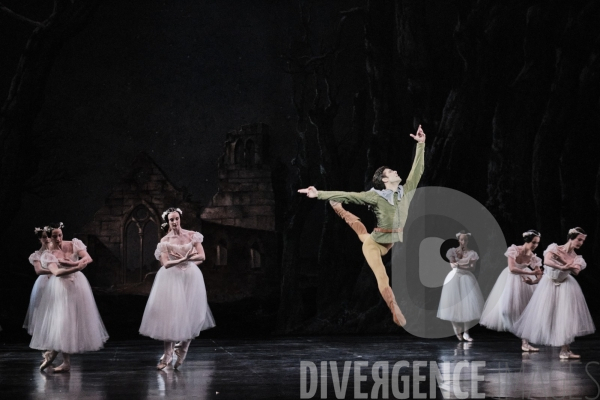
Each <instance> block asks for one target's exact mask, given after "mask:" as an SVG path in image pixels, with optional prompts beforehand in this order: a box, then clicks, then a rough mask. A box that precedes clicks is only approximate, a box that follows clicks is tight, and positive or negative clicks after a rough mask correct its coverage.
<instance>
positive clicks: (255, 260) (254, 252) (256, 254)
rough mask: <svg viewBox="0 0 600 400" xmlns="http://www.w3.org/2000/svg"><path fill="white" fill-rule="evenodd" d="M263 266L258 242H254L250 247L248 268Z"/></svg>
mask: <svg viewBox="0 0 600 400" xmlns="http://www.w3.org/2000/svg"><path fill="white" fill-rule="evenodd" d="M262 267H263V256H262V253H261V252H260V247H259V245H258V243H255V244H253V245H252V247H251V248H250V268H251V269H255V270H256V269H261V268H262Z"/></svg>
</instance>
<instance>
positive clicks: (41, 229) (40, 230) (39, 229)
mask: <svg viewBox="0 0 600 400" xmlns="http://www.w3.org/2000/svg"><path fill="white" fill-rule="evenodd" d="M45 230H46V229H44V228H37V227H36V228H35V229H34V230H33V232H34V233H36V234H37V233H39V232H44V231H45Z"/></svg>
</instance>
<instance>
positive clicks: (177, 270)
mask: <svg viewBox="0 0 600 400" xmlns="http://www.w3.org/2000/svg"><path fill="white" fill-rule="evenodd" d="M182 214H183V213H182V211H181V210H180V209H179V208H169V209H168V210H167V211H165V212H164V213H163V215H162V218H163V220H164V221H165V223H163V224H162V228H163V230H165V231H167V232H168V233H167V234H166V235H165V236H164V237H163V238H162V240H161V242H160V243H159V244H158V246H157V249H156V252H155V256H156V258H157V259H158V260H159V261H160V263H161V265H162V267H161V268H160V269H159V271H158V273H157V274H156V278H155V280H154V284H153V286H152V290H151V292H150V296H149V298H148V302H147V304H146V309H145V310H144V316H143V318H142V323H141V326H140V334H142V335H145V336H149V337H151V338H154V339H157V340H162V341H164V349H165V351H164V354H163V356H162V357H161V358H160V360H159V363H158V365H157V368H158V369H159V370H162V369H164V368H166V367H167V366H169V365H172V364H173V354H175V355H176V356H177V361H176V362H175V365H174V368H179V367H180V366H181V365H182V364H183V362H184V360H185V358H186V355H187V352H188V347H189V345H190V343H191V340H192V339H194V338H195V337H197V336H198V335H199V334H200V332H201V331H202V330H205V329H208V328H212V327H214V326H215V321H214V319H213V316H212V314H211V312H210V308H209V306H208V302H207V296H206V288H205V285H204V278H203V276H202V272H201V271H200V269H199V268H198V267H197V266H198V265H199V264H201V263H202V262H203V261H204V259H205V256H204V249H203V248H202V244H201V243H202V240H203V236H202V235H201V234H200V233H198V232H193V231H187V230H184V229H182V228H181V216H182ZM63 228H64V225H63V224H62V222H61V223H55V224H50V225H48V226H45V227H43V228H35V234H36V236H37V237H38V239H39V241H40V244H41V247H40V249H39V250H37V251H35V252H34V253H33V254H31V256H30V257H29V262H30V263H31V264H32V265H33V267H34V269H35V272H36V274H37V275H39V276H38V278H37V280H36V282H35V284H34V286H33V290H32V292H31V298H30V302H29V308H28V310H27V316H26V317H25V323H24V325H23V327H24V328H25V329H27V332H28V333H29V334H30V335H31V336H32V338H31V343H30V347H31V348H33V349H37V350H42V357H43V360H42V363H41V365H40V370H42V371H43V370H45V369H46V368H48V370H49V371H51V372H55V373H58V372H68V371H69V370H70V369H71V358H70V355H71V354H76V353H83V352H87V351H97V350H100V349H101V348H103V347H104V343H105V342H106V341H107V340H108V333H107V332H106V329H105V327H104V324H103V322H102V318H101V317H100V313H99V312H98V308H97V306H96V302H95V301H94V296H93V294H92V289H91V287H90V284H89V282H88V280H87V279H86V277H85V275H84V274H82V273H81V270H83V269H84V268H85V267H86V266H87V265H88V264H89V263H91V262H92V257H90V255H89V254H88V253H87V250H86V246H85V245H84V244H83V242H82V241H81V240H79V239H76V238H73V239H72V240H71V241H66V240H63V232H62V229H63ZM59 353H61V354H62V359H63V362H62V364H61V365H59V366H58V367H56V368H52V366H53V362H54V360H55V359H56V357H57V355H58V354H59Z"/></svg>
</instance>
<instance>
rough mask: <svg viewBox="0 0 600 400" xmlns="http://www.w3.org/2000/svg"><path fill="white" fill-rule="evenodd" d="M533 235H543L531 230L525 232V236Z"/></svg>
mask: <svg viewBox="0 0 600 400" xmlns="http://www.w3.org/2000/svg"><path fill="white" fill-rule="evenodd" d="M531 235H534V236H538V237H541V236H542V234H541V233H538V234H536V233H535V232H531V231H527V232H523V237H527V236H531Z"/></svg>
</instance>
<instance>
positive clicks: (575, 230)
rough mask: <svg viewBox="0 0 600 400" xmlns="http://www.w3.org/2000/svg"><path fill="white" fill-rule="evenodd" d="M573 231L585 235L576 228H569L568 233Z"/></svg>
mask: <svg viewBox="0 0 600 400" xmlns="http://www.w3.org/2000/svg"><path fill="white" fill-rule="evenodd" d="M573 233H577V234H579V235H583V236H587V235H586V234H584V233H581V232H579V231H578V230H577V228H571V229H569V235H571V234H573Z"/></svg>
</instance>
